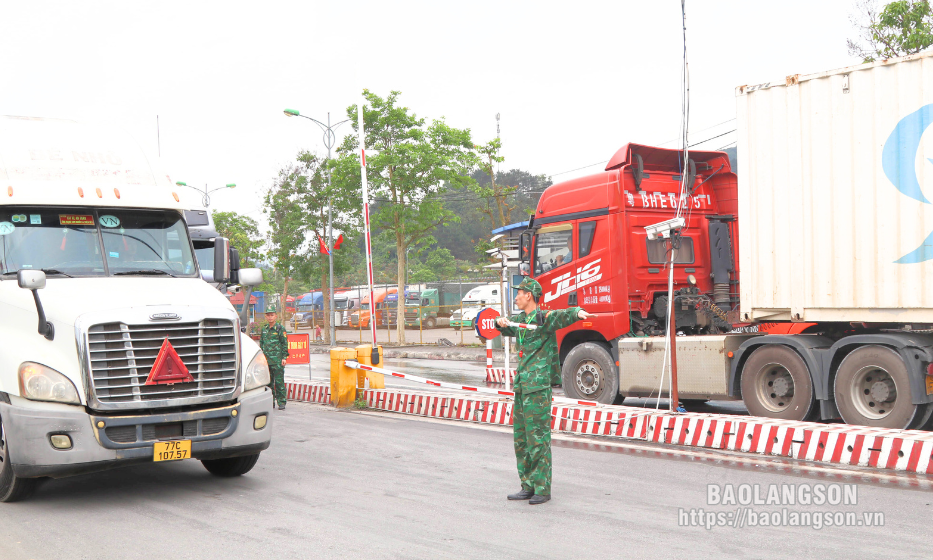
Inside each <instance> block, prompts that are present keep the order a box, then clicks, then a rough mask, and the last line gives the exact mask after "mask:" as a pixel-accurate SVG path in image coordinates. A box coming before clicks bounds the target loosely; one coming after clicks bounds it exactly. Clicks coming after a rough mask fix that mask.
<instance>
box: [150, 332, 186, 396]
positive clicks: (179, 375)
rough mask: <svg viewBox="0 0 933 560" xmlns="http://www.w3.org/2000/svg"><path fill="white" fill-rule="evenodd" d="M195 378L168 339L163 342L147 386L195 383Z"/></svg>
mask: <svg viewBox="0 0 933 560" xmlns="http://www.w3.org/2000/svg"><path fill="white" fill-rule="evenodd" d="M193 382H194V378H193V377H191V373H189V372H188V368H187V367H186V366H185V362H183V361H181V358H180V357H179V356H178V352H176V351H175V349H174V348H172V345H171V343H169V341H168V338H166V339H165V340H164V341H162V348H161V349H160V350H159V355H158V356H156V361H155V363H154V364H152V369H151V370H150V371H149V378H148V379H146V385H171V384H174V383H193Z"/></svg>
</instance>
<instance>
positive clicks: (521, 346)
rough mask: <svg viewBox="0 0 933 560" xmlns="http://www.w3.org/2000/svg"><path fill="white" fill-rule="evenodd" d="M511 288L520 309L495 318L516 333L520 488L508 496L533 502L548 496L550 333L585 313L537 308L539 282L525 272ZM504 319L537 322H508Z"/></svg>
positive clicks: (553, 339)
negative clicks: (519, 311) (521, 324)
mask: <svg viewBox="0 0 933 560" xmlns="http://www.w3.org/2000/svg"><path fill="white" fill-rule="evenodd" d="M515 289H516V290H518V293H517V294H516V295H515V306H516V307H518V308H519V309H521V310H522V312H521V313H519V314H518V315H516V316H514V317H512V318H510V319H506V318H505V317H500V318H499V319H498V320H497V323H496V328H497V329H498V330H499V332H501V333H502V335H503V336H513V337H515V338H517V339H518V371H517V372H516V374H515V386H514V388H513V390H514V391H515V405H514V406H513V408H512V427H513V432H514V434H515V458H516V460H517V463H518V478H519V479H520V480H521V483H522V489H521V491H520V492H518V493H516V494H510V495H509V499H510V500H529V502H528V503H529V504H532V505H537V504H543V503H544V502H547V501H548V500H550V499H551V385H558V384H560V362H559V360H558V355H557V336H556V334H555V333H556V331H557V330H558V329H562V328H564V327H568V326H570V325H572V324H573V323H574V322H576V321H577V320H579V319H586V318H587V317H589V316H590V314H589V313H587V312H586V311H583V310H582V309H580V308H579V307H571V308H570V309H560V310H549V311H545V310H542V309H538V299H539V298H540V297H541V285H540V284H538V282H537V281H535V280H532V279H531V278H527V277H526V278H525V279H524V280H522V283H521V284H519V285H518V287H516V288H515ZM509 321H512V322H513V323H525V324H533V325H537V327H538V328H537V329H536V330H529V329H521V328H518V327H509V326H508V322H509Z"/></svg>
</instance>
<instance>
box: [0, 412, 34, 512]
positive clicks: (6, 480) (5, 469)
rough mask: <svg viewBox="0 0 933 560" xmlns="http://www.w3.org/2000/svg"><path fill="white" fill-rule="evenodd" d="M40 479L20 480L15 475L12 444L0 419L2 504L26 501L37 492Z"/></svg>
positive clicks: (0, 486)
mask: <svg viewBox="0 0 933 560" xmlns="http://www.w3.org/2000/svg"><path fill="white" fill-rule="evenodd" d="M38 482H39V481H38V479H35V478H20V477H18V476H16V475H15V474H13V464H12V463H11V462H10V444H9V442H8V441H7V439H6V431H5V430H4V429H3V420H2V419H0V502H18V501H20V500H25V499H26V498H28V497H29V496H31V495H32V493H33V492H34V491H35V490H36V484H38Z"/></svg>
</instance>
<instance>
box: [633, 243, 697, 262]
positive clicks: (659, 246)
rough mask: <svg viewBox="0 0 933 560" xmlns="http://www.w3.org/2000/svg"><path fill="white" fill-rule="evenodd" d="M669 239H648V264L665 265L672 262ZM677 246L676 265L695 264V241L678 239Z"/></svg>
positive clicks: (675, 249) (675, 253)
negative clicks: (668, 252)
mask: <svg viewBox="0 0 933 560" xmlns="http://www.w3.org/2000/svg"><path fill="white" fill-rule="evenodd" d="M669 241H670V240H668V239H648V238H647V237H646V238H645V242H646V243H647V244H648V262H649V263H651V264H665V263H667V262H669V261H670V256H669V255H668V254H667V250H668V247H670V243H669ZM675 244H676V245H677V246H676V247H675V248H674V264H693V239H692V238H690V237H678V238H677V239H676V241H675Z"/></svg>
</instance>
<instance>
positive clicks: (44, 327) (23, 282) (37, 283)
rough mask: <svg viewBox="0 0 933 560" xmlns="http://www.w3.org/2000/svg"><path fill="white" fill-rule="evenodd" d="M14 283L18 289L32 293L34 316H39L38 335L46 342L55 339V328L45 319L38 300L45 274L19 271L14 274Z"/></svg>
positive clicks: (38, 271) (34, 271) (35, 271)
mask: <svg viewBox="0 0 933 560" xmlns="http://www.w3.org/2000/svg"><path fill="white" fill-rule="evenodd" d="M16 283H17V284H19V287H20V288H23V289H25V290H29V291H31V292H32V299H34V300H35V302H36V314H37V315H38V316H39V334H41V335H42V336H44V337H45V338H46V339H48V340H52V339H54V338H55V327H54V326H53V325H52V323H50V322H49V321H47V320H46V319H45V310H44V309H43V308H42V300H40V299H39V290H41V289H42V288H44V287H45V272H42V271H41V270H20V271H18V272H17V273H16Z"/></svg>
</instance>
